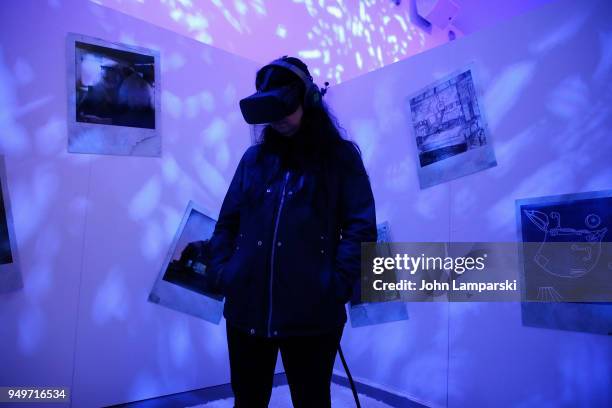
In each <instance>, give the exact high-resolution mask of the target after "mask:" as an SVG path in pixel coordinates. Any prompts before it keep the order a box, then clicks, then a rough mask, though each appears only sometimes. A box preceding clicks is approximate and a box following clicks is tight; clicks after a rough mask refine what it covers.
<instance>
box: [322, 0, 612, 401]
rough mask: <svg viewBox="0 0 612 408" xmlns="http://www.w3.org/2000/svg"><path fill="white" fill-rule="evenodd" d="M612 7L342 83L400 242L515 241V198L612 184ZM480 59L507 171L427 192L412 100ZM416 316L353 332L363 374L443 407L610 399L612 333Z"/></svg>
mask: <svg viewBox="0 0 612 408" xmlns="http://www.w3.org/2000/svg"><path fill="white" fill-rule="evenodd" d="M611 15H612V5H611V4H610V3H609V2H607V1H605V0H601V1H588V2H580V3H577V2H573V1H567V0H566V1H561V2H556V3H553V4H549V5H546V6H544V7H542V8H541V9H538V10H536V11H534V12H531V13H528V14H525V15H522V16H519V17H515V18H514V19H512V20H509V21H507V22H505V23H503V24H500V25H498V26H496V27H493V28H490V29H488V30H485V31H482V32H479V33H476V34H472V35H470V36H467V37H464V38H461V39H459V40H456V41H454V42H452V43H449V44H447V45H444V46H441V47H438V48H436V49H433V50H430V51H427V52H425V53H422V54H420V55H417V56H415V57H413V58H410V59H408V60H405V61H401V62H398V63H395V64H392V65H389V66H387V67H385V68H383V69H381V70H378V71H375V72H372V73H369V74H366V75H363V76H361V77H358V78H356V79H353V80H351V81H349V82H346V83H342V84H340V85H339V86H336V87H334V88H333V89H331V88H330V90H329V93H328V95H329V97H330V98H329V99H330V103H331V104H332V106H333V107H334V108H335V111H336V113H337V115H338V117H339V119H340V122H341V123H342V124H343V125H344V126H345V128H346V129H347V130H348V132H349V135H350V136H352V137H353V138H354V139H356V140H357V141H358V142H359V143H360V145H361V147H362V148H363V150H364V158H365V161H366V166H367V167H368V170H369V172H370V175H371V178H372V182H373V188H374V191H375V197H376V204H377V210H378V211H377V215H378V219H379V221H383V220H388V221H389V222H390V225H391V229H392V233H393V239H394V240H395V241H411V240H414V241H428V240H432V241H434V240H446V239H450V240H453V241H515V240H516V237H517V234H516V230H515V225H516V221H515V213H514V201H515V200H516V199H519V198H527V197H537V196H543V195H556V194H563V193H572V192H582V191H592V190H603V189H610V188H612V159H611V157H612V138H611V137H610V135H609V131H610V129H611V128H612V114H611V113H612V111H611V109H610V106H611V103H612V85H611V83H612V57H611V55H612V53H611V50H612V22H611V21H610V18H609V17H610V16H611ZM470 62H474V63H475V64H476V67H477V69H478V72H479V73H480V76H479V77H478V78H477V79H476V80H477V81H478V83H479V85H480V86H481V88H482V89H484V90H485V94H484V96H483V97H482V98H481V100H480V102H481V104H482V105H483V106H484V110H485V113H486V114H487V116H488V118H489V124H490V129H491V132H492V138H493V144H494V146H495V151H496V155H497V161H498V166H497V167H495V168H492V169H488V170H485V171H483V172H480V173H476V174H473V175H470V176H467V177H464V178H461V179H457V180H455V181H452V182H449V183H446V184H442V185H438V186H435V187H433V188H430V189H426V190H422V191H420V190H419V188H418V181H417V177H416V163H415V157H416V153H415V146H414V141H413V140H411V138H410V132H409V128H408V118H409V116H408V112H407V110H406V109H405V98H406V96H408V95H410V94H412V93H413V92H415V91H417V90H419V89H421V88H422V87H424V86H426V85H427V84H429V83H431V82H434V81H435V80H436V79H438V78H439V77H441V76H445V75H446V74H448V73H451V72H453V71H455V70H457V69H460V68H461V67H464V66H465V65H467V64H468V63H470ZM408 310H409V314H410V320H408V321H406V322H399V323H389V324H385V325H382V326H380V327H376V328H372V329H361V328H359V329H354V330H350V331H348V332H347V333H346V335H345V338H344V340H343V347H344V349H345V354H346V355H347V359H349V360H350V361H352V368H353V371H354V374H355V375H357V376H358V377H361V378H364V379H366V380H369V381H371V382H374V383H380V384H384V385H387V386H388V387H390V388H394V389H399V390H404V391H405V393H406V394H407V395H410V396H413V397H416V398H418V399H420V400H422V401H426V402H427V403H429V404H431V405H433V406H447V405H448V406H450V407H468V406H469V407H490V406H496V407H510V406H512V407H516V406H518V407H535V406H537V407H549V406H550V407H553V406H554V407H558V406H572V407H576V406H585V407H586V406H588V407H603V406H611V405H612V390H611V388H612V387H610V385H611V384H612V338H611V337H609V336H602V335H593V334H586V333H578V332H566V331H557V330H550V329H539V328H532V327H523V326H522V324H521V313H520V305H519V304H516V303H506V304H502V303H497V304H494V303H490V304H486V303H479V304H477V303H475V304H459V303H454V304H450V305H443V304H416V303H412V304H409V308H408ZM447 356H448V357H449V359H448V366H447ZM447 370H448V391H447V383H446V380H447V377H446V375H447Z"/></svg>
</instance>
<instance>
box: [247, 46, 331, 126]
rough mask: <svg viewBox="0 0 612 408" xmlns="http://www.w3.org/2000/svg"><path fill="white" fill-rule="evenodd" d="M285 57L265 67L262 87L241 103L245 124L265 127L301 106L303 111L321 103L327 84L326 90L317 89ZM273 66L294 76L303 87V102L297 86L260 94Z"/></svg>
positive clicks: (307, 76) (310, 80) (309, 78)
mask: <svg viewBox="0 0 612 408" xmlns="http://www.w3.org/2000/svg"><path fill="white" fill-rule="evenodd" d="M286 58H287V56H284V57H282V58H279V59H277V60H274V61H272V62H271V63H269V64H268V65H266V66H265V67H264V68H267V72H266V76H265V77H264V80H263V83H262V85H261V86H260V87H259V88H258V89H257V92H255V93H254V94H252V95H250V96H248V97H246V98H244V99H241V100H240V111H241V112H242V116H243V117H244V120H245V121H246V122H247V123H248V124H251V125H253V124H264V123H271V122H276V121H278V120H281V119H283V118H284V117H285V116H288V115H291V114H292V113H293V112H295V111H296V110H297V108H298V106H299V105H300V102H302V103H303V106H304V108H306V109H308V108H311V107H314V106H317V105H318V104H320V103H321V98H322V97H323V95H325V92H327V85H329V83H328V82H326V83H325V85H326V87H325V89H319V87H318V86H317V85H316V84H315V83H314V82H313V80H312V76H310V75H306V73H305V72H303V71H302V70H301V69H299V68H298V67H296V66H295V65H293V64H291V63H289V62H287V61H285V59H286ZM272 66H278V67H283V68H286V69H288V70H290V71H291V72H293V73H294V74H296V75H297V76H298V77H299V78H300V79H301V80H302V82H304V86H305V87H306V93H305V95H304V100H303V101H301V100H300V97H299V95H300V87H299V86H298V84H291V85H287V86H283V87H281V88H276V89H271V90H269V91H263V90H264V89H266V86H267V85H268V81H269V79H270V75H271V73H272V69H270V68H271V67H272Z"/></svg>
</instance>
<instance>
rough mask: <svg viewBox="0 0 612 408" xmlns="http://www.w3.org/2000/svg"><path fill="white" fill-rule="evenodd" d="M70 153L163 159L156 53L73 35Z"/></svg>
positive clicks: (70, 49)
mask: <svg viewBox="0 0 612 408" xmlns="http://www.w3.org/2000/svg"><path fill="white" fill-rule="evenodd" d="M66 48H67V52H66V55H67V64H66V65H67V68H68V72H67V77H68V78H67V83H68V88H67V91H68V92H67V94H68V109H67V111H68V120H67V127H68V152H70V153H93V154H111V155H127V156H161V133H160V124H161V122H160V119H161V109H160V107H161V102H160V99H161V98H160V97H161V92H160V61H159V53H158V52H157V51H155V50H150V49H146V48H140V47H134V46H128V45H125V44H119V43H113V42H109V41H105V40H102V39H98V38H93V37H87V36H84V35H79V34H73V33H70V34H68V36H67V41H66Z"/></svg>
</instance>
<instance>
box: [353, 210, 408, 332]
mask: <svg viewBox="0 0 612 408" xmlns="http://www.w3.org/2000/svg"><path fill="white" fill-rule="evenodd" d="M376 232H377V238H376V242H377V243H378V244H381V245H380V252H378V251H377V254H376V255H377V256H380V257H388V256H391V254H392V250H391V246H390V245H391V242H392V240H391V229H390V227H389V222H388V221H385V222H381V223H379V224H378V225H376ZM377 248H378V247H377ZM391 275H392V277H391V278H390V279H391V280H392V281H397V276H396V274H395V271H391ZM363 281H364V278H363V276H362V277H361V279H360V281H358V282H357V283H356V285H355V289H354V291H353V296H352V298H351V300H350V302H349V308H348V309H349V318H350V321H351V326H352V327H363V326H373V325H376V324H382V323H387V322H395V321H399V320H408V311H407V310H406V303H405V302H403V301H402V299H401V296H400V293H399V292H398V291H391V290H385V291H380V292H378V293H377V295H378V296H377V298H376V299H370V301H368V302H365V301H364V300H363V297H364V296H362V291H361V288H362V285H363Z"/></svg>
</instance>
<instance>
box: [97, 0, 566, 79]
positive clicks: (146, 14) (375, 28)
mask: <svg viewBox="0 0 612 408" xmlns="http://www.w3.org/2000/svg"><path fill="white" fill-rule="evenodd" d="M90 1H92V2H93V3H97V4H100V5H102V6H104V7H108V8H112V9H115V10H119V11H121V12H123V13H126V14H130V15H132V16H134V17H137V18H140V19H143V20H146V21H148V22H150V23H152V24H156V25H158V26H161V27H164V28H166V29H169V30H172V31H174V32H177V33H179V34H182V35H184V36H187V37H190V38H193V39H195V40H197V41H201V42H203V43H205V44H209V45H211V46H214V47H218V48H221V49H224V50H227V51H229V52H232V53H234V54H237V55H240V56H243V57H245V58H248V59H251V60H253V61H256V62H259V63H261V64H265V63H267V62H269V61H271V60H273V59H275V58H278V57H280V56H282V55H293V56H297V57H299V58H301V59H302V60H303V61H304V62H306V64H307V65H308V67H309V69H310V71H311V73H312V75H313V77H314V78H315V81H317V82H319V83H320V82H323V81H329V82H330V83H331V84H337V83H340V82H343V81H346V80H348V79H351V78H354V77H356V76H358V75H361V74H364V73H367V72H370V71H372V70H375V69H378V68H380V67H383V66H385V65H387V64H391V63H393V62H396V61H399V60H401V59H405V58H408V57H410V56H412V55H415V54H418V53H420V52H423V51H425V50H428V49H431V48H433V47H437V46H439V45H442V44H445V43H447V42H448V41H449V32H448V31H449V29H451V30H453V32H454V34H455V38H461V37H463V36H465V35H469V34H471V33H474V32H476V31H479V30H482V29H484V28H486V27H488V26H491V25H494V24H497V23H499V22H501V21H504V20H507V19H509V18H512V17H514V16H516V15H518V14H521V13H524V12H527V11H529V10H531V9H533V8H536V7H539V6H541V5H543V4H545V3H550V2H552V1H555V0H514V1H510V0H455V2H456V3H457V4H458V5H459V7H460V9H459V12H458V14H457V16H456V17H455V19H454V23H453V26H452V27H447V28H445V29H441V28H438V27H436V26H432V25H431V24H429V23H428V22H426V21H425V20H423V19H422V18H421V17H420V16H418V15H417V13H416V7H415V2H416V0H403V1H401V2H400V4H398V5H396V4H395V2H394V1H391V0H274V1H272V0H233V1H222V0H90ZM430 1H431V0H430ZM120 37H121V39H122V41H124V42H126V43H130V42H138V39H135V38H133V35H132V33H131V32H130V30H129V27H125V28H124V31H123V32H121V33H120ZM152 46H155V45H154V44H153V45H152ZM168 51H169V52H170V53H171V50H168ZM174 57H175V59H178V60H179V61H180V60H184V59H186V58H187V56H174Z"/></svg>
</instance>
